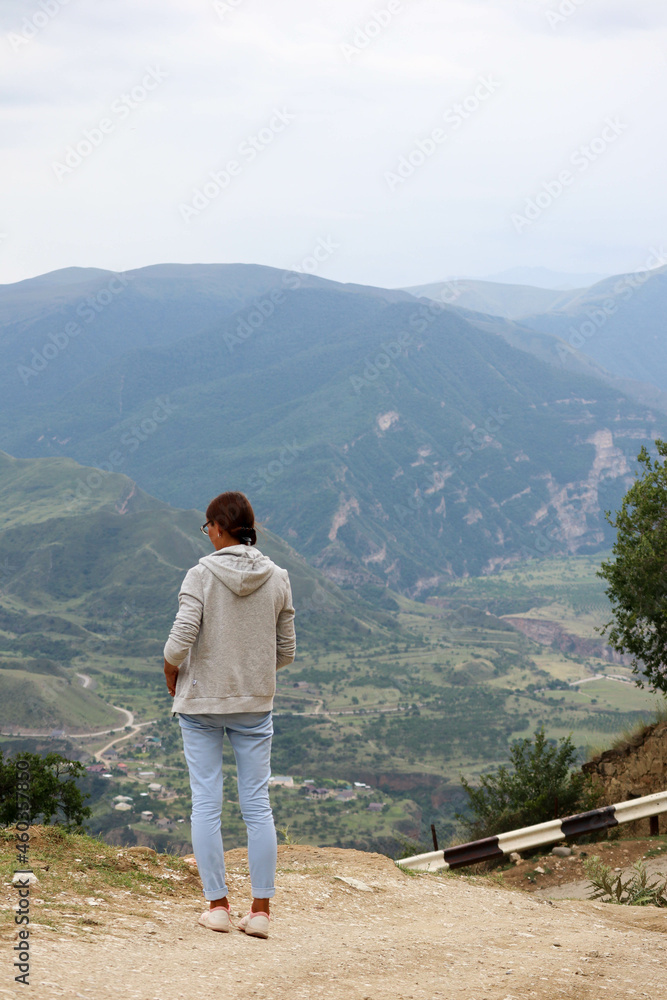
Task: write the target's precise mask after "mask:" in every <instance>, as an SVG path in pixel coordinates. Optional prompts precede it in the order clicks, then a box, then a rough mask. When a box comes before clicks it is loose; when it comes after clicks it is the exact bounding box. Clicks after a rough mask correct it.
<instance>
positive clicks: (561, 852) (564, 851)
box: [551, 844, 572, 858]
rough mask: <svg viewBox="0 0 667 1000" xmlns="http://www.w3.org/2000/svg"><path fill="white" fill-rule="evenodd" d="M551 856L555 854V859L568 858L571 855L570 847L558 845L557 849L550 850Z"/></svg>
mask: <svg viewBox="0 0 667 1000" xmlns="http://www.w3.org/2000/svg"><path fill="white" fill-rule="evenodd" d="M551 853H552V854H555V855H556V857H557V858H569V856H570V855H571V854H572V848H571V847H565V845H564V844H560V845H559V846H558V847H554V848H552V851H551Z"/></svg>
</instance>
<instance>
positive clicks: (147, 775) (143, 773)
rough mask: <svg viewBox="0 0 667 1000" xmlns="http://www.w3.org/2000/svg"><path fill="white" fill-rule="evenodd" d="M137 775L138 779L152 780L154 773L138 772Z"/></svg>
mask: <svg viewBox="0 0 667 1000" xmlns="http://www.w3.org/2000/svg"><path fill="white" fill-rule="evenodd" d="M138 775H139V777H140V778H154V777H155V771H139V772H138Z"/></svg>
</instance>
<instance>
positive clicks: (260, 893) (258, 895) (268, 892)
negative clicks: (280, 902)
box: [250, 885, 276, 899]
mask: <svg viewBox="0 0 667 1000" xmlns="http://www.w3.org/2000/svg"><path fill="white" fill-rule="evenodd" d="M250 891H251V892H252V898H253V899H273V897H274V896H275V894H276V890H275V889H256V888H255V887H254V885H253V886H252V888H251V890H250Z"/></svg>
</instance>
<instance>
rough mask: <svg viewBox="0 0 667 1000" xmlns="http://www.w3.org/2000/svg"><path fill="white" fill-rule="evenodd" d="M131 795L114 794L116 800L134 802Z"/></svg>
mask: <svg viewBox="0 0 667 1000" xmlns="http://www.w3.org/2000/svg"><path fill="white" fill-rule="evenodd" d="M133 801H134V800H133V798H132V796H131V795H114V802H133Z"/></svg>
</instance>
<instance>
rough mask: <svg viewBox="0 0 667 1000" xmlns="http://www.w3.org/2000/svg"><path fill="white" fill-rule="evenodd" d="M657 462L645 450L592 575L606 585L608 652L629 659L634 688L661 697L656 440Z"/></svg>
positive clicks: (663, 656) (664, 480) (664, 684)
mask: <svg viewBox="0 0 667 1000" xmlns="http://www.w3.org/2000/svg"><path fill="white" fill-rule="evenodd" d="M655 445H656V448H657V450H658V455H659V456H660V458H656V459H655V460H652V459H651V456H650V455H649V453H648V451H647V450H646V448H642V450H641V451H640V452H639V455H638V456H637V461H638V462H639V464H640V466H641V467H642V468H641V472H640V473H638V474H637V477H636V480H635V482H634V483H633V485H632V486H631V487H630V489H629V490H628V492H627V493H626V494H625V496H624V498H623V503H622V506H621V509H620V511H618V512H617V514H616V516H615V518H612V516H611V514H610V512H609V511H607V520H608V521H609V523H610V524H611V525H612V526H613V527H614V528H616V532H617V534H616V541H615V543H614V547H613V550H612V551H613V556H614V558H613V559H610V560H608V561H606V562H603V563H602V566H601V568H600V570H599V573H598V575H599V576H600V577H602V578H603V579H604V580H606V581H607V584H608V587H607V590H606V594H607V597H608V598H609V600H610V602H611V609H612V616H613V617H612V619H611V620H610V621H608V622H606V623H605V625H603V626H602V627H601V628H600V629H599V631H600V632H601V633H602V634H603V635H604V634H606V635H607V641H608V643H609V645H610V646H611V647H612V649H615V650H616V651H617V652H619V653H630V654H631V655H632V657H633V661H632V669H633V672H634V673H635V674H636V683H637V685H638V686H639V687H644V682H645V681H646V682H648V684H649V687H651V688H652V689H653V690H658V691H663V692H667V461H665V458H666V457H667V442H665V441H660V440H656V442H655Z"/></svg>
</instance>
